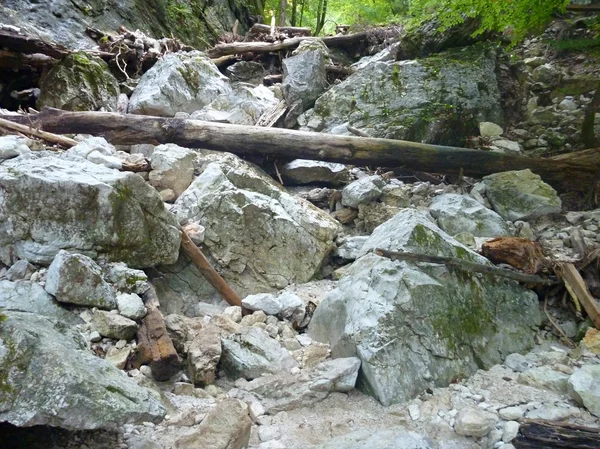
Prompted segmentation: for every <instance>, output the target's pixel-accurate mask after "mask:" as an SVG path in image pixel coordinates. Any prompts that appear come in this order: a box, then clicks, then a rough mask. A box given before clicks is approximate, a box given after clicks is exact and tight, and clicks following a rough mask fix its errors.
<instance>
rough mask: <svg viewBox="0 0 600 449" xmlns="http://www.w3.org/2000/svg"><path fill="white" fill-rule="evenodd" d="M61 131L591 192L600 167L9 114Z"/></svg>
mask: <svg viewBox="0 0 600 449" xmlns="http://www.w3.org/2000/svg"><path fill="white" fill-rule="evenodd" d="M4 118H5V119H7V120H9V121H13V122H17V123H23V124H27V125H28V124H29V122H30V121H31V122H32V123H33V126H35V127H38V128H39V129H43V130H45V131H48V132H52V133H57V134H77V133H83V134H93V135H98V136H103V137H105V138H106V139H107V140H108V141H110V142H111V143H113V144H115V145H131V144H139V143H150V144H155V145H157V144H160V143H176V144H178V145H181V146H184V147H188V148H206V149H210V150H215V151H227V152H231V153H235V154H238V155H244V156H247V155H266V156H275V157H279V158H289V159H312V160H322V161H330V162H340V163H346V164H356V165H373V166H376V167H403V168H405V169H412V170H418V171H422V172H426V173H446V174H458V173H459V172H460V170H461V168H462V169H463V173H464V175H465V176H473V177H481V176H485V175H489V174H492V173H498V172H502V171H507V170H523V169H526V168H529V169H530V170H531V171H532V172H534V173H536V174H538V175H540V176H541V177H542V179H543V180H544V181H546V182H547V183H549V184H551V185H552V186H553V187H554V188H556V189H557V190H559V191H579V192H581V191H583V192H589V191H590V189H591V188H592V185H594V180H595V177H596V175H597V173H598V169H599V167H597V166H590V165H580V164H573V163H570V162H559V161H554V160H548V159H541V158H528V157H523V156H517V155H511V154H503V153H495V152H490V151H480V150H471V149H467V148H459V147H449V146H441V145H431V144H424V143H417V142H407V141H402V140H391V139H378V138H367V137H353V136H340V135H333V134H325V133H313V132H303V131H294V130H288V129H280V128H264V127H257V126H243V125H231V124H225V123H213V122H203V121H199V120H186V119H175V118H165V117H151V116H143V115H133V114H128V115H120V114H115V113H110V112H66V111H61V110H58V109H52V108H46V109H44V110H43V111H42V112H40V113H39V114H35V115H32V116H4Z"/></svg>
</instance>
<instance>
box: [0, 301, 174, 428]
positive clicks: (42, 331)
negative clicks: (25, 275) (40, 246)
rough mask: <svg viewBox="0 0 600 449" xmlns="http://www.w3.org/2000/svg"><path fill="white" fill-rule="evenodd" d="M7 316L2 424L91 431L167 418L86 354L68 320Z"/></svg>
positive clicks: (2, 326)
mask: <svg viewBox="0 0 600 449" xmlns="http://www.w3.org/2000/svg"><path fill="white" fill-rule="evenodd" d="M38 293H40V292H38ZM3 314H4V317H3V319H2V320H0V384H1V385H2V388H0V421H7V422H9V423H11V424H13V425H15V426H20V427H29V426H36V425H49V426H53V427H63V428H65V429H71V430H80V429H85V430H87V429H98V428H103V427H112V426H115V425H117V426H118V425H123V424H125V423H129V422H137V423H141V422H145V421H151V422H157V421H160V420H161V419H162V418H163V417H164V415H165V413H166V412H165V409H164V408H163V407H162V405H161V404H160V402H159V401H158V400H156V399H155V398H154V397H153V395H152V394H151V393H150V391H149V390H147V389H145V388H143V387H140V386H138V385H137V384H136V383H135V382H134V381H133V380H131V379H130V378H128V377H127V376H124V375H123V373H122V372H120V371H119V370H117V369H116V368H115V367H114V366H112V365H111V364H110V363H108V362H106V361H105V360H103V359H101V358H98V357H96V356H95V355H94V354H93V353H92V352H91V351H89V350H87V349H86V342H85V341H84V340H83V339H82V338H81V335H80V334H79V333H78V332H75V331H72V330H71V329H70V328H69V327H68V324H67V323H68V322H69V321H64V320H63V319H62V318H59V317H58V316H53V315H54V313H53V312H51V313H45V314H43V315H45V316H43V315H42V314H36V313H29V312H20V311H6V310H4V311H3ZM74 319H75V318H74ZM70 321H72V320H70Z"/></svg>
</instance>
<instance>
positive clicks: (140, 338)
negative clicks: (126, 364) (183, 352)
mask: <svg viewBox="0 0 600 449" xmlns="http://www.w3.org/2000/svg"><path fill="white" fill-rule="evenodd" d="M143 299H144V305H145V306H146V309H147V310H148V313H147V314H146V316H145V317H144V319H143V320H142V325H141V326H140V328H139V329H138V332H137V349H138V353H137V357H136V362H135V363H136V366H137V367H140V366H141V365H148V366H150V369H151V370H152V377H154V379H156V380H158V381H159V382H162V381H166V380H169V379H170V378H171V377H173V376H174V375H175V374H176V373H178V372H179V370H180V369H181V360H180V359H179V356H178V355H177V351H176V350H175V346H173V341H172V340H171V337H169V333H168V332H167V327H166V326H165V320H164V319H163V316H162V313H161V312H160V309H159V307H160V302H159V300H158V296H157V295H156V290H155V289H154V287H150V288H149V289H148V290H147V291H146V292H145V293H144V295H143Z"/></svg>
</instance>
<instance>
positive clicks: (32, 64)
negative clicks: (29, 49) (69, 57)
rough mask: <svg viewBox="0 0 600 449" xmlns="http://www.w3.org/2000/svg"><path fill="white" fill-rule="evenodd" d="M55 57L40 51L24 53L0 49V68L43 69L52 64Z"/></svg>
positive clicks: (54, 61)
mask: <svg viewBox="0 0 600 449" xmlns="http://www.w3.org/2000/svg"><path fill="white" fill-rule="evenodd" d="M56 62H57V60H56V59H54V58H52V57H51V56H48V55H43V54H41V53H36V54H30V55H28V54H25V53H19V52H16V51H7V50H2V49H0V69H11V70H23V69H27V70H33V69H43V68H45V67H49V66H52V65H54V64H55V63H56Z"/></svg>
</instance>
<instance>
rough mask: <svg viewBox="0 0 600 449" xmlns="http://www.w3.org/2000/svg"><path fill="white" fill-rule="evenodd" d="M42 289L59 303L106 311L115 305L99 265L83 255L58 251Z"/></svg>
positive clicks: (110, 289) (114, 299) (113, 297)
mask: <svg viewBox="0 0 600 449" xmlns="http://www.w3.org/2000/svg"><path fill="white" fill-rule="evenodd" d="M45 288H46V291H47V292H48V293H50V294H51V295H53V296H54V297H55V298H56V300H57V301H60V302H66V303H70V304H77V305H80V306H87V307H100V308H101V309H109V310H110V309H114V308H116V307H117V301H116V298H115V293H114V291H113V289H112V287H111V286H110V285H109V284H108V283H107V282H106V281H105V280H104V279H103V278H102V271H101V270H100V267H99V266H98V265H96V263H95V262H94V261H93V260H92V259H90V258H89V257H87V256H84V255H82V254H69V253H68V252H67V251H65V250H60V251H59V252H58V254H57V255H56V257H55V258H54V260H53V261H52V263H51V264H50V267H49V268H48V276H47V279H46V286H45Z"/></svg>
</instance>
